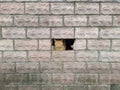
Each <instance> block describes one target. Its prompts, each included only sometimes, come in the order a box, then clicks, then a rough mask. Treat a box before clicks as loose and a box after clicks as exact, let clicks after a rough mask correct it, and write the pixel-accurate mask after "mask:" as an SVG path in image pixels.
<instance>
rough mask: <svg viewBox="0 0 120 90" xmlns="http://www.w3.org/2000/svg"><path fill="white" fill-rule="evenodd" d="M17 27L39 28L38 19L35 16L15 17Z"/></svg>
mask: <svg viewBox="0 0 120 90" xmlns="http://www.w3.org/2000/svg"><path fill="white" fill-rule="evenodd" d="M14 23H15V26H38V17H37V16H34V15H16V16H14Z"/></svg>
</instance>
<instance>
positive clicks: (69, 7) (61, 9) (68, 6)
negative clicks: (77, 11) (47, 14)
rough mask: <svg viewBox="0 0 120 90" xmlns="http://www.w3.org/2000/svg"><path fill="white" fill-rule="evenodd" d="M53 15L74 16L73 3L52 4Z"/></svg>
mask: <svg viewBox="0 0 120 90" xmlns="http://www.w3.org/2000/svg"><path fill="white" fill-rule="evenodd" d="M51 13H52V14H73V13H74V4H73V3H52V4H51Z"/></svg>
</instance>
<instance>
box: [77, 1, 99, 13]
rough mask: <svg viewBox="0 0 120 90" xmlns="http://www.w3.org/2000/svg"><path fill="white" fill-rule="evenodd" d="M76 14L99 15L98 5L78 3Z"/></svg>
mask: <svg viewBox="0 0 120 90" xmlns="http://www.w3.org/2000/svg"><path fill="white" fill-rule="evenodd" d="M75 10H76V14H99V4H98V3H76V8H75Z"/></svg>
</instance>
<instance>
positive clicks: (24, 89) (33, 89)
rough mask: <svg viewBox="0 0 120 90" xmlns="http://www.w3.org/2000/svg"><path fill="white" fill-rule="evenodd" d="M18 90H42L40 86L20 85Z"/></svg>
mask: <svg viewBox="0 0 120 90" xmlns="http://www.w3.org/2000/svg"><path fill="white" fill-rule="evenodd" d="M18 90H40V86H39V85H19V87H18Z"/></svg>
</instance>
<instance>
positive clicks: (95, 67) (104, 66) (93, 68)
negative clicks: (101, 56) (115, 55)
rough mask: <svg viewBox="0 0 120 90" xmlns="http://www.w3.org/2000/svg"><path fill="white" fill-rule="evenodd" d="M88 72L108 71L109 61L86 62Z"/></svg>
mask: <svg viewBox="0 0 120 90" xmlns="http://www.w3.org/2000/svg"><path fill="white" fill-rule="evenodd" d="M87 70H88V72H89V73H110V64H109V63H100V62H90V63H88V64H87Z"/></svg>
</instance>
